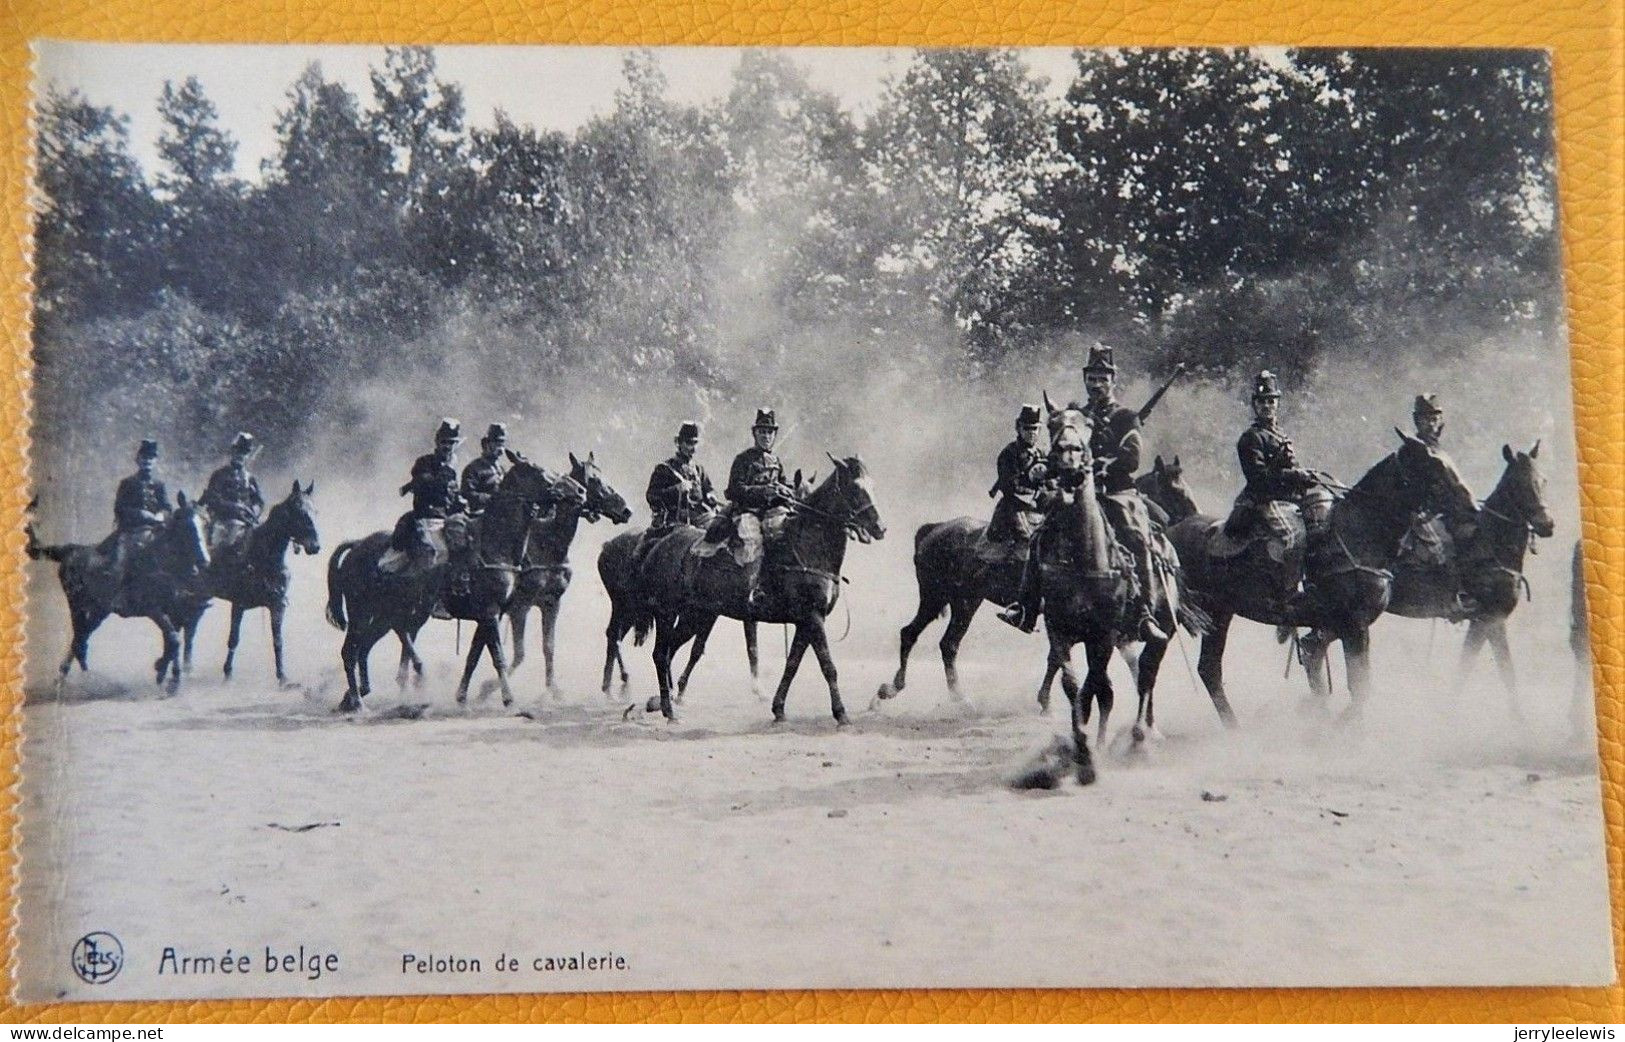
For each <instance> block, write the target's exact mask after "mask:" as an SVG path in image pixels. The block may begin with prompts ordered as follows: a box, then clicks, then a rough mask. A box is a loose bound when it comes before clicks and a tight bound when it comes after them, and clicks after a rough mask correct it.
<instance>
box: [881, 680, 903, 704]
mask: <svg viewBox="0 0 1625 1042" xmlns="http://www.w3.org/2000/svg"><path fill="white" fill-rule="evenodd" d="M897 695H898V691H897V688H896V686H894V685H892V684H889V683H887V684H881V685H880V690H879V691H876V692H875V697H876V698H877V699H879V700H880V701H882V702H890V701H891V700H892V699H894V698H896V697H897Z"/></svg>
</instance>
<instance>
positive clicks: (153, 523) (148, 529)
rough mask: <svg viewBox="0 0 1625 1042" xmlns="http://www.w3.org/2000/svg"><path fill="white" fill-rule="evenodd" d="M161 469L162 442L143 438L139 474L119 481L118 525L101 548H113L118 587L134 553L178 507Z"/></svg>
mask: <svg viewBox="0 0 1625 1042" xmlns="http://www.w3.org/2000/svg"><path fill="white" fill-rule="evenodd" d="M157 469H158V443H157V442H156V441H154V440H153V439H152V438H143V439H142V441H141V445H140V446H139V447H138V448H137V449H136V450H135V473H134V474H131V475H130V476H129V477H127V478H125V479H124V480H123V481H120V482H119V483H118V492H117V493H116V494H115V495H114V497H113V520H114V524H115V526H116V527H115V529H114V531H113V534H112V535H111V536H109V537H108V538H107V539H106V540H103V542H102V545H101V547H99V548H98V549H100V550H102V552H104V553H106V552H107V551H108V550H111V551H112V571H113V584H114V585H113V589H114V590H121V589H122V588H123V586H124V573H125V569H126V567H127V566H128V564H129V560H130V555H131V554H132V553H133V552H134V551H135V550H136V549H138V548H140V547H143V546H146V545H148V544H149V543H151V542H152V540H153V538H154V537H155V536H156V535H157V533H158V530H159V529H160V528H162V527H163V525H164V522H165V521H167V520H169V512H170V511H171V510H173V509H174V507H173V506H171V505H170V502H169V491H168V490H167V489H165V488H164V483H163V482H162V481H159V480H158V477H157ZM109 544H111V546H109Z"/></svg>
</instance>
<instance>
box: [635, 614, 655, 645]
mask: <svg viewBox="0 0 1625 1042" xmlns="http://www.w3.org/2000/svg"><path fill="white" fill-rule="evenodd" d="M654 628H655V614H654V612H652V611H650V610H649V609H648V608H642V607H640V608H638V609H636V610H635V612H634V613H633V615H632V646H633V647H634V648H641V647H643V644H644V642H645V641H647V640H648V639H649V634H650V633H651V632H652V631H653V630H654Z"/></svg>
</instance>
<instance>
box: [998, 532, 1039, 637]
mask: <svg viewBox="0 0 1625 1042" xmlns="http://www.w3.org/2000/svg"><path fill="white" fill-rule="evenodd" d="M1038 579H1039V566H1038V548H1037V547H1036V546H1034V547H1033V552H1032V553H1031V554H1029V555H1028V556H1027V560H1026V562H1025V563H1024V564H1023V565H1022V568H1021V591H1020V592H1019V593H1018V594H1017V595H1016V603H1014V604H1012V605H1010V606H1009V607H1008V608H1006V609H1004V610H1003V611H1001V612H999V621H1000V622H1003V623H1006V624H1008V625H1011V626H1014V627H1015V628H1016V629H1018V630H1020V631H1021V632H1023V633H1031V632H1032V631H1033V630H1035V629H1037V628H1038V616H1039V614H1040V613H1041V612H1042V611H1043V592H1042V591H1041V590H1040V589H1039V582H1038Z"/></svg>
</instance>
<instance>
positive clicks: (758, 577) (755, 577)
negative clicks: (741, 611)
mask: <svg viewBox="0 0 1625 1042" xmlns="http://www.w3.org/2000/svg"><path fill="white" fill-rule="evenodd" d="M741 567H742V568H743V569H744V572H745V589H746V591H747V592H746V594H745V612H746V613H747V614H749V615H755V614H756V613H757V611H758V610H760V609H761V607H762V602H763V596H762V592H763V591H762V562H761V559H760V558H758V559H757V560H754V561H751V562H750V563H748V564H745V565H742V566H741Z"/></svg>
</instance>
